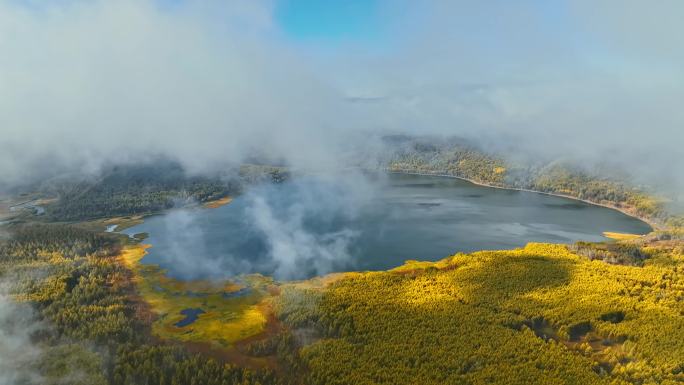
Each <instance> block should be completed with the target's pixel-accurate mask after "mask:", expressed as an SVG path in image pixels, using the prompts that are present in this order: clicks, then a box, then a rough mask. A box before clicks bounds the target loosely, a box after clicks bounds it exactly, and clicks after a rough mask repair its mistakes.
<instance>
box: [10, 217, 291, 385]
mask: <svg viewBox="0 0 684 385" xmlns="http://www.w3.org/2000/svg"><path fill="white" fill-rule="evenodd" d="M10 235H11V238H10V239H9V240H5V241H2V243H0V278H2V280H3V282H6V283H7V284H8V285H7V288H5V289H4V291H6V293H4V294H3V295H8V296H10V297H11V298H13V300H14V301H17V302H19V303H23V304H27V305H28V306H30V307H31V308H32V309H34V312H35V314H33V319H32V320H31V322H33V323H34V324H35V325H38V326H37V327H36V328H33V329H35V330H33V331H32V334H31V336H30V341H31V344H33V345H35V347H36V348H38V349H40V351H41V354H40V355H39V356H38V358H37V359H36V360H33V361H31V362H25V363H23V365H22V367H23V371H22V372H21V373H20V374H18V377H17V378H14V379H13V380H14V383H16V384H47V385H52V384H55V385H57V384H70V385H99V384H112V385H124V384H126V385H128V384H141V385H142V384H160V385H186V384H197V385H203V384H217V385H225V384H261V385H265V384H276V383H279V380H277V379H276V378H275V376H274V373H273V372H272V371H268V370H259V371H254V370H250V369H246V368H241V367H237V366H234V365H231V364H228V363H226V362H220V361H217V360H215V359H213V358H211V357H207V356H205V355H202V354H199V353H191V352H190V351H188V350H187V349H185V348H183V347H182V346H180V345H178V344H176V343H174V342H173V341H166V342H165V341H158V340H156V339H155V338H154V337H153V336H152V334H151V332H150V324H149V318H150V314H149V311H148V310H147V305H146V304H145V303H143V302H141V301H139V299H138V297H137V295H136V294H135V287H134V286H133V284H132V281H131V280H130V274H131V273H130V271H129V270H128V269H126V268H125V266H124V265H123V264H122V263H120V261H119V260H118V258H117V257H118V255H119V250H120V247H121V243H120V242H121V241H120V239H117V237H116V236H113V235H111V234H102V233H94V232H91V231H87V230H82V229H79V228H76V227H73V226H68V225H59V224H54V225H53V224H50V225H45V224H24V225H14V226H12V227H11V229H10ZM26 348H27V349H28V348H29V347H26Z"/></svg>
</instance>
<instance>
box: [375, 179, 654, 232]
mask: <svg viewBox="0 0 684 385" xmlns="http://www.w3.org/2000/svg"><path fill="white" fill-rule="evenodd" d="M383 171H385V172H387V173H390V174H406V175H420V176H436V177H443V178H453V179H460V180H463V181H466V182H469V183H472V184H474V185H476V186H481V187H489V188H495V189H500V190H511V191H523V192H529V193H535V194H542V195H548V196H553V197H558V198H566V199H572V200H574V201H578V202H583V203H587V204H590V205H593V206H599V207H605V208H608V209H612V210H615V211H619V212H621V213H622V214H625V215H627V216H629V217H632V218H635V219H638V220H640V221H642V222H644V223H646V224H647V225H649V226H650V227H651V232H654V231H658V230H662V226H661V225H660V224H658V223H656V222H655V221H654V220H652V219H651V218H647V217H644V216H641V215H638V214H635V213H633V212H631V211H629V210H628V209H626V208H623V207H618V206H617V205H615V204H609V203H599V202H593V201H590V200H587V199H581V198H578V197H575V196H572V195H566V194H560V193H552V192H547V191H537V190H531V189H525V188H520V187H506V186H497V185H493V184H489V183H483V182H478V181H475V180H472V179H468V178H465V177H462V176H457V175H450V174H441V173H438V172H434V173H430V172H417V171H409V170H403V169H399V170H393V169H388V168H386V169H384V170H383ZM645 235H648V233H647V234H643V235H641V236H645Z"/></svg>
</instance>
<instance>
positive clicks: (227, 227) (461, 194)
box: [126, 175, 650, 279]
mask: <svg viewBox="0 0 684 385" xmlns="http://www.w3.org/2000/svg"><path fill="white" fill-rule="evenodd" d="M604 231H614V232H626V233H639V234H642V233H647V232H649V231H650V227H649V226H648V225H647V224H645V223H643V222H641V221H639V220H637V219H634V218H631V217H629V216H626V215H624V214H622V213H619V212H617V211H615V210H611V209H607V208H603V207H598V206H593V205H589V204H586V203H583V202H578V201H573V200H569V199H565V198H559V197H553V196H547V195H542V194H535V193H529V192H520V191H512V190H501V189H493V188H486V187H480V186H476V185H474V184H471V183H469V182H466V181H462V180H458V179H450V178H441V177H427V176H416V175H371V176H357V177H355V178H337V179H335V178H332V177H316V176H307V177H300V178H295V179H293V180H291V181H288V182H286V183H283V184H279V185H270V184H269V185H261V186H257V187H255V188H253V189H250V190H248V191H247V192H246V193H245V194H244V195H242V196H238V197H236V198H235V199H234V200H233V201H232V202H231V203H230V204H228V205H226V206H223V207H220V208H217V209H179V210H175V211H172V212H170V213H168V214H162V215H158V216H154V217H151V218H148V219H146V220H145V223H143V224H141V225H138V226H135V227H133V228H130V229H128V230H126V233H128V234H134V233H139V232H147V233H149V238H148V239H147V240H146V241H145V243H150V244H151V245H152V248H150V249H148V251H149V254H148V255H147V256H146V257H145V258H144V259H143V262H144V263H150V264H159V265H160V266H161V267H163V268H165V269H168V272H169V274H170V275H171V276H173V277H176V278H180V279H198V278H226V277H230V276H233V275H238V274H245V273H262V274H265V275H269V276H274V277H275V278H277V279H302V278H308V277H311V276H315V275H322V274H326V273H330V272H334V271H350V270H361V271H362V270H384V269H389V268H392V267H396V266H398V265H400V264H402V263H403V262H404V261H405V260H408V259H417V260H438V259H441V258H444V257H446V256H448V255H452V254H454V253H456V252H459V251H462V252H470V251H476V250H482V249H490V250H491V249H512V248H516V247H521V246H524V245H525V244H526V243H528V242H555V243H570V242H575V241H578V240H586V241H602V240H605V238H604V237H603V236H602V233H603V232H604Z"/></svg>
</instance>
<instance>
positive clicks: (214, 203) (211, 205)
mask: <svg viewBox="0 0 684 385" xmlns="http://www.w3.org/2000/svg"><path fill="white" fill-rule="evenodd" d="M232 201H233V198H231V197H224V198H221V199H216V200H213V201H211V202H206V203H205V204H204V207H206V208H208V209H215V208H218V207H221V206H224V205H227V204H228V203H230V202H232Z"/></svg>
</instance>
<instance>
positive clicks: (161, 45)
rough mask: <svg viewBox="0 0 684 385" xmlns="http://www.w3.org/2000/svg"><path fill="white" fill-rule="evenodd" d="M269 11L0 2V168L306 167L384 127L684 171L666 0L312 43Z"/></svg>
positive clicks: (403, 14) (12, 177)
mask: <svg viewBox="0 0 684 385" xmlns="http://www.w3.org/2000/svg"><path fill="white" fill-rule="evenodd" d="M278 6H279V2H278V1H268V0H262V1H247V0H238V1H231V2H222V1H209V2H198V1H179V2H178V1H162V0H157V1H155V0H143V1H132V0H120V1H102V0H84V1H74V0H63V1H57V2H47V3H46V2H17V1H11V0H0V57H1V58H2V59H1V60H0V130H1V133H2V135H1V136H0V180H2V181H3V184H4V185H10V184H13V183H17V182H21V181H24V180H25V179H26V177H27V176H34V177H35V176H41V175H51V174H52V173H54V172H55V171H56V170H71V171H73V170H77V171H82V172H92V171H96V170H98V168H99V167H100V165H101V164H102V163H104V162H110V161H135V160H139V159H141V158H145V157H147V156H156V155H159V154H162V155H167V156H170V157H173V158H178V159H180V160H181V161H182V162H183V163H184V165H185V166H186V167H188V168H190V169H192V170H198V171H202V170H206V169H210V168H216V167H221V166H223V165H225V164H226V163H231V162H238V161H240V160H242V159H244V158H246V157H250V156H252V155H254V154H263V155H268V156H272V157H273V158H282V159H285V160H286V161H287V162H288V163H290V164H293V165H299V166H302V165H303V166H312V165H313V166H316V167H321V168H322V167H327V166H331V165H339V163H340V161H342V162H344V161H346V160H347V159H349V158H352V159H354V158H355V157H356V154H357V153H366V154H367V153H369V152H372V149H373V148H374V147H373V146H374V145H375V143H374V141H373V140H371V138H372V137H374V136H375V135H379V134H382V133H388V132H391V133H396V132H403V133H410V134H440V135H460V136H464V137H468V138H472V139H475V140H476V141H478V142H481V143H483V145H486V146H488V148H492V149H495V150H499V151H508V152H511V153H514V154H516V155H518V156H519V155H520V154H521V153H525V154H526V156H527V157H531V158H535V157H537V156H545V157H561V158H571V159H576V160H578V161H581V162H605V161H611V162H614V163H618V164H622V165H625V166H626V168H628V169H631V170H633V171H634V172H635V173H636V174H640V175H648V176H651V177H655V179H657V181H667V182H669V183H671V184H673V185H675V186H676V187H681V185H682V181H684V176H683V175H682V174H683V173H682V170H683V169H684V167H683V166H684V165H683V164H682V162H684V161H683V160H682V159H684V157H683V156H682V150H681V147H682V146H681V144H682V143H683V142H684V140H683V139H684V137H683V134H682V132H683V131H684V130H683V129H682V127H684V111H683V110H682V109H681V108H679V103H680V100H682V99H684V75H683V74H682V71H681V68H684V49H683V48H682V45H681V44H680V40H681V36H682V32H684V31H683V28H684V27H682V25H681V23H680V20H681V17H682V16H684V6H683V5H682V3H681V2H678V1H675V0H670V1H662V2H658V3H657V4H656V3H646V2H640V1H631V0H630V1H619V2H617V1H612V0H606V1H602V2H599V4H597V3H596V2H589V1H577V2H572V3H568V4H564V5H563V4H553V5H552V4H539V3H538V2H534V1H523V2H514V3H513V2H512V3H507V2H497V3H496V4H494V3H487V4H485V3H477V4H475V3H472V2H466V1H444V2H442V1H429V2H421V3H420V4H418V3H415V2H398V3H397V2H384V1H380V6H379V7H378V9H379V12H380V15H379V17H378V18H377V19H378V22H379V23H383V25H382V26H381V27H382V28H383V30H384V31H385V34H386V35H387V37H386V39H384V40H383V41H379V42H378V41H376V42H372V43H368V44H365V43H363V42H342V43H341V42H330V45H328V46H326V44H325V41H324V42H322V43H319V44H318V45H309V44H308V43H306V42H299V41H293V39H291V38H289V37H288V36H286V35H285V34H284V33H283V31H282V30H281V27H280V25H279V24H278V23H277V21H276V20H275V18H274V12H275V10H276V9H277V7H278ZM367 149H370V150H367Z"/></svg>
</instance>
